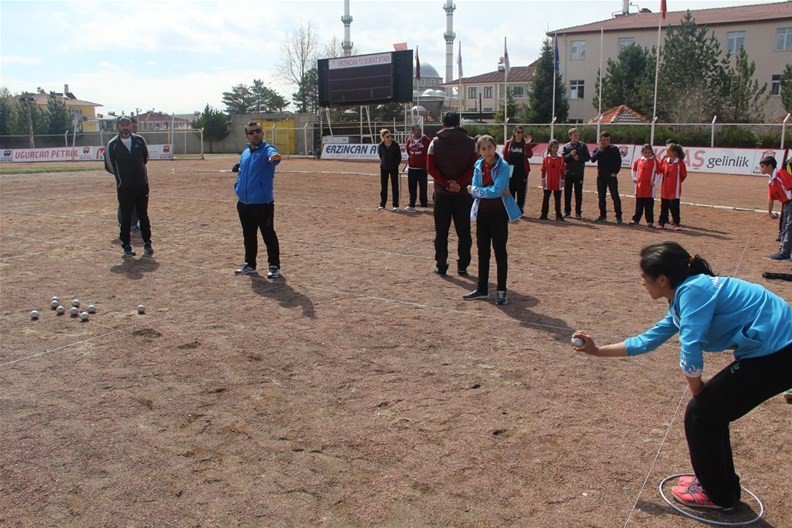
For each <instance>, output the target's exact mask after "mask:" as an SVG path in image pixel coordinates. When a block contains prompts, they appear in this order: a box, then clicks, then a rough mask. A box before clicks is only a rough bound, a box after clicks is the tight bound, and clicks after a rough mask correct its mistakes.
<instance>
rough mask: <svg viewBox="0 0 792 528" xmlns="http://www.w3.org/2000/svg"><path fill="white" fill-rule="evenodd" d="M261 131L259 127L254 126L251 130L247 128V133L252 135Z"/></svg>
mask: <svg viewBox="0 0 792 528" xmlns="http://www.w3.org/2000/svg"><path fill="white" fill-rule="evenodd" d="M261 132H263V131H262V130H261V129H260V128H254V129H253V130H248V135H249V136H252V135H253V134H261Z"/></svg>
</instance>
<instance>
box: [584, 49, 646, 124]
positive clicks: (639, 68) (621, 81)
mask: <svg viewBox="0 0 792 528" xmlns="http://www.w3.org/2000/svg"><path fill="white" fill-rule="evenodd" d="M655 61H656V58H655V50H654V49H652V51H649V50H648V49H646V48H642V47H640V46H636V45H634V44H633V45H631V46H627V47H626V48H624V49H622V50H621V51H620V52H619V56H618V57H617V58H616V60H613V59H608V64H607V67H606V68H605V73H604V74H603V76H602V110H603V111H605V110H607V109H609V108H613V107H614V106H619V105H622V104H624V105H627V106H629V107H630V108H633V109H635V110H637V111H638V112H641V113H642V114H644V115H645V116H648V117H651V116H652V106H653V103H654V101H653V98H654V74H655ZM592 104H593V105H594V108H595V109H599V71H598V72H597V80H596V82H595V84H594V97H593V99H592Z"/></svg>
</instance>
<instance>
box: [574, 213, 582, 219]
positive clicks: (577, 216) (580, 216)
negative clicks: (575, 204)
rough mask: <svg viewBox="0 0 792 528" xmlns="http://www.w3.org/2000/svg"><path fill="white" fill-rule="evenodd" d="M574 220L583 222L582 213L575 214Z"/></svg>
mask: <svg viewBox="0 0 792 528" xmlns="http://www.w3.org/2000/svg"><path fill="white" fill-rule="evenodd" d="M575 218H577V219H578V220H583V213H576V214H575Z"/></svg>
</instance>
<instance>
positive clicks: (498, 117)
mask: <svg viewBox="0 0 792 528" xmlns="http://www.w3.org/2000/svg"><path fill="white" fill-rule="evenodd" d="M512 92H513V91H512V89H511V88H509V89H508V90H507V91H506V106H507V107H508V110H509V115H507V116H504V115H503V104H499V105H498V108H497V111H496V112H495V122H496V123H503V118H504V117H508V118H509V122H510V123H517V122H519V121H521V120H522V119H521V118H522V117H523V116H522V113H523V112H521V111H520V110H521V109H520V107H518V106H517V103H516V102H515V100H514V95H513V93H512ZM557 95H558V94H556V96H557Z"/></svg>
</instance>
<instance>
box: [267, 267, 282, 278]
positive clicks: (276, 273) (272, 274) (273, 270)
mask: <svg viewBox="0 0 792 528" xmlns="http://www.w3.org/2000/svg"><path fill="white" fill-rule="evenodd" d="M278 277H280V268H279V267H278V266H270V267H269V271H268V272H267V278H268V279H277V278H278Z"/></svg>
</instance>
